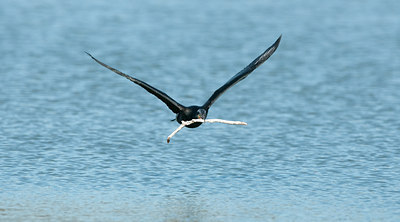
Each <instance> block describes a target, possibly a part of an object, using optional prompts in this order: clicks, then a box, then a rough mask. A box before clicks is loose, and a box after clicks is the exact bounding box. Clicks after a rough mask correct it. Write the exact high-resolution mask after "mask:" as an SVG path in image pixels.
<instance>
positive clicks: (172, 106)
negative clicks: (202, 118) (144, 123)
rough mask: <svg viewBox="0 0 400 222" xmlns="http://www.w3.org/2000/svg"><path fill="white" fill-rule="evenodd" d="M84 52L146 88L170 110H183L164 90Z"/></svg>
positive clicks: (175, 111)
mask: <svg viewBox="0 0 400 222" xmlns="http://www.w3.org/2000/svg"><path fill="white" fill-rule="evenodd" d="M86 54H88V55H89V56H90V57H91V58H92V59H93V60H94V61H96V62H97V63H99V64H100V65H102V66H104V67H106V68H107V69H109V70H111V71H113V72H115V73H117V74H118V75H121V76H123V77H125V78H127V79H129V80H131V81H132V82H134V83H136V84H138V85H139V86H141V87H143V88H144V89H145V90H147V92H149V93H151V94H153V95H155V96H156V97H157V98H159V99H160V100H161V101H163V102H164V103H165V104H166V105H167V106H168V108H169V109H170V110H172V112H174V113H179V112H180V111H181V110H183V109H184V108H185V107H184V106H182V105H181V104H179V103H178V102H176V101H175V100H173V99H172V98H171V97H169V96H168V95H167V94H165V93H164V92H162V91H160V90H158V89H156V88H154V87H152V86H150V85H149V84H147V83H145V82H143V81H141V80H139V79H136V78H133V77H132V76H129V75H127V74H125V73H123V72H121V71H119V70H117V69H114V68H113V67H111V66H108V65H106V64H104V63H102V62H100V61H99V60H97V59H96V58H94V57H93V56H92V55H90V54H89V53H87V52H86Z"/></svg>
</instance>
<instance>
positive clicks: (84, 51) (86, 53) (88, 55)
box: [84, 51, 93, 58]
mask: <svg viewBox="0 0 400 222" xmlns="http://www.w3.org/2000/svg"><path fill="white" fill-rule="evenodd" d="M84 52H85V53H86V54H87V55H88V56H90V57H92V58H93V56H92V55H91V54H90V53H88V52H86V51H84Z"/></svg>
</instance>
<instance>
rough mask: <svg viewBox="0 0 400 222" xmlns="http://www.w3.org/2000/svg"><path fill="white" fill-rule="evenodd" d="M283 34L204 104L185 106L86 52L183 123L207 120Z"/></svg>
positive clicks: (264, 59)
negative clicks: (156, 99) (151, 96)
mask: <svg viewBox="0 0 400 222" xmlns="http://www.w3.org/2000/svg"><path fill="white" fill-rule="evenodd" d="M281 37H282V35H281V36H279V38H278V39H277V40H276V41H275V43H274V44H272V45H271V46H270V47H269V48H268V49H267V50H265V52H263V53H262V54H261V55H259V56H258V57H257V58H256V59H254V61H252V62H251V63H250V64H249V65H248V66H246V67H245V68H244V69H243V70H242V71H240V72H238V73H237V74H236V75H234V76H233V77H232V78H231V79H229V80H228V82H226V83H225V84H224V85H223V86H221V87H220V88H219V89H217V90H216V91H215V92H214V93H213V94H212V95H211V97H210V98H209V99H208V100H207V101H206V102H205V103H204V104H203V105H202V106H184V105H182V104H180V103H178V102H177V101H175V100H174V99H172V98H171V97H169V96H168V95H167V94H165V93H164V92H162V91H161V90H159V89H156V88H154V87H153V86H151V85H149V84H147V83H145V82H143V81H141V80H139V79H137V78H134V77H132V76H129V75H127V74H125V73H123V72H121V71H119V70H117V69H114V68H113V67H111V66H108V65H106V64H104V63H103V62H101V61H99V60H97V59H96V58H94V57H93V56H92V55H91V54H89V53H88V52H85V53H86V54H88V55H89V56H90V57H91V58H92V59H93V60H94V61H96V62H97V63H99V64H100V65H102V66H104V67H106V68H107V69H109V70H111V71H113V72H115V73H116V74H118V75H121V76H123V77H125V78H127V79H129V80H130V81H132V82H134V83H136V84H138V85H139V86H141V87H143V88H144V89H145V90H147V91H148V92H149V93H151V94H153V95H155V96H156V97H157V98H158V99H160V100H161V101H163V102H164V103H165V104H166V105H167V106H168V108H169V109H170V110H171V111H172V112H174V113H176V121H177V122H178V123H179V124H181V123H182V121H189V120H192V119H203V120H205V119H206V118H207V114H208V110H209V109H210V107H211V105H212V104H213V103H214V102H215V101H216V100H217V99H218V98H219V97H220V96H221V95H222V94H223V93H224V92H225V91H226V90H228V89H229V88H231V87H232V86H234V85H235V84H236V83H238V82H240V81H241V80H243V79H244V78H246V77H247V76H248V75H249V74H250V73H251V72H253V71H254V70H255V69H256V68H257V67H258V66H260V65H261V64H263V63H264V62H265V61H266V60H267V59H268V58H269V57H270V56H271V55H272V54H273V53H274V52H275V50H276V49H277V48H278V45H279V42H280V40H281ZM201 124H202V123H201V122H195V123H192V124H190V125H188V126H186V127H189V128H196V127H198V126H200V125H201Z"/></svg>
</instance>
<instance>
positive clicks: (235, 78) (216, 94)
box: [203, 35, 282, 109]
mask: <svg viewBox="0 0 400 222" xmlns="http://www.w3.org/2000/svg"><path fill="white" fill-rule="evenodd" d="M281 37H282V35H281V36H279V38H278V39H277V40H276V41H275V43H274V44H272V46H270V47H269V48H268V49H267V50H265V52H263V53H262V54H261V55H260V56H258V57H257V58H256V59H254V61H252V62H251V63H250V64H249V65H248V66H246V67H245V68H244V69H243V70H242V71H240V72H239V73H237V74H236V75H234V76H233V77H232V78H231V79H230V80H229V81H228V82H226V83H225V84H224V85H223V86H221V87H220V88H219V89H217V90H216V91H215V92H214V93H213V94H212V96H211V97H210V98H209V99H208V100H207V102H206V103H204V105H203V107H204V108H206V109H209V108H210V106H211V105H212V104H213V103H214V102H215V101H216V100H217V99H218V97H219V96H221V95H222V94H223V93H224V92H225V91H226V90H228V89H229V88H231V87H232V86H234V85H235V84H236V83H238V82H240V81H241V80H243V79H244V78H246V77H247V76H248V75H249V74H250V73H251V72H253V71H254V70H255V69H256V68H257V67H258V66H260V65H261V64H263V62H265V61H266V60H267V59H268V58H269V57H270V56H271V55H272V54H273V53H274V52H275V50H276V49H277V48H278V45H279V42H280V41H281Z"/></svg>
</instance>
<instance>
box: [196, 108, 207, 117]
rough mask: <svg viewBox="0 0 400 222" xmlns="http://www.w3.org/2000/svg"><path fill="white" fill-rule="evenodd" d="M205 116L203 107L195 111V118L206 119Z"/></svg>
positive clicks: (205, 112)
mask: <svg viewBox="0 0 400 222" xmlns="http://www.w3.org/2000/svg"><path fill="white" fill-rule="evenodd" d="M206 117H207V111H206V110H205V109H202V108H200V109H198V110H197V112H196V118H197V119H206Z"/></svg>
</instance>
